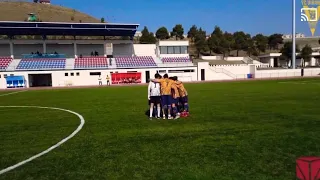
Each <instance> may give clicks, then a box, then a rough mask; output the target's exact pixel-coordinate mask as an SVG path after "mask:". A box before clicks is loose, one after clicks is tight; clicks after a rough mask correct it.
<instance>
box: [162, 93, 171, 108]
mask: <svg viewBox="0 0 320 180" xmlns="http://www.w3.org/2000/svg"><path fill="white" fill-rule="evenodd" d="M161 104H162V106H171V104H172V96H170V95H162V96H161Z"/></svg>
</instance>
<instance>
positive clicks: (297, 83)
mask: <svg viewBox="0 0 320 180" xmlns="http://www.w3.org/2000/svg"><path fill="white" fill-rule="evenodd" d="M278 83H281V84H306V83H303V82H278Z"/></svg>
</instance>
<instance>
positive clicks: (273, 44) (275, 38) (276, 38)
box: [268, 34, 283, 50]
mask: <svg viewBox="0 0 320 180" xmlns="http://www.w3.org/2000/svg"><path fill="white" fill-rule="evenodd" d="M280 44H283V38H282V34H272V35H271V36H269V37H268V46H269V49H276V50H278V49H279V45H280Z"/></svg>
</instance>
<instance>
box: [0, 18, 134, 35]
mask: <svg viewBox="0 0 320 180" xmlns="http://www.w3.org/2000/svg"><path fill="white" fill-rule="evenodd" d="M138 27H139V24H117V23H61V22H23V21H21V22H20V21H0V35H9V36H14V35H57V36H59V35H60V36H61V35H65V36H134V34H135V33H136V31H137V28H138Z"/></svg>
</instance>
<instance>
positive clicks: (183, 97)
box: [173, 76, 189, 116]
mask: <svg viewBox="0 0 320 180" xmlns="http://www.w3.org/2000/svg"><path fill="white" fill-rule="evenodd" d="M173 80H174V81H175V82H176V85H177V88H178V91H179V94H180V99H181V103H182V104H183V114H185V115H186V116H189V103H188V92H187V90H186V88H185V87H184V85H183V83H182V82H181V81H179V80H178V77H177V76H174V77H173Z"/></svg>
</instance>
